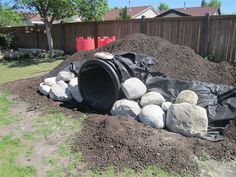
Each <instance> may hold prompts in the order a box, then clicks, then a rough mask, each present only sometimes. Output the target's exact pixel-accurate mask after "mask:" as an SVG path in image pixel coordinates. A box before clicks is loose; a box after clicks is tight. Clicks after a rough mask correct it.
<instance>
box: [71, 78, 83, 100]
mask: <svg viewBox="0 0 236 177" xmlns="http://www.w3.org/2000/svg"><path fill="white" fill-rule="evenodd" d="M69 90H70V93H71V95H72V97H73V98H74V99H75V100H76V101H77V102H78V103H81V102H82V101H83V98H82V96H81V93H80V90H79V86H78V78H74V79H72V80H71V81H70V83H69Z"/></svg>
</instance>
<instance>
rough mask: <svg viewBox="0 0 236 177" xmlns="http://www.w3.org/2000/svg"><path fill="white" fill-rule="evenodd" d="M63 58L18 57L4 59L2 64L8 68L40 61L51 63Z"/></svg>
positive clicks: (35, 63)
mask: <svg viewBox="0 0 236 177" xmlns="http://www.w3.org/2000/svg"><path fill="white" fill-rule="evenodd" d="M64 59H65V58H64V57H63V58H19V59H16V60H8V61H7V60H4V61H2V64H3V65H5V66H7V67H8V68H14V67H26V66H31V65H37V64H41V63H53V62H55V61H57V60H64Z"/></svg>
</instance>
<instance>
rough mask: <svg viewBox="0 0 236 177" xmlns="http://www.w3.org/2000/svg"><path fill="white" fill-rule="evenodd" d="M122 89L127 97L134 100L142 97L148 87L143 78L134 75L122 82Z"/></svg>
mask: <svg viewBox="0 0 236 177" xmlns="http://www.w3.org/2000/svg"><path fill="white" fill-rule="evenodd" d="M122 90H123V92H124V94H125V96H126V98H128V99H130V100H134V99H139V98H141V97H142V96H143V95H144V94H145V93H146V91H147V88H146V86H145V85H144V83H143V82H142V81H141V80H139V79H138V78H135V77H132V78H130V79H127V80H126V81H125V82H124V83H123V84H122Z"/></svg>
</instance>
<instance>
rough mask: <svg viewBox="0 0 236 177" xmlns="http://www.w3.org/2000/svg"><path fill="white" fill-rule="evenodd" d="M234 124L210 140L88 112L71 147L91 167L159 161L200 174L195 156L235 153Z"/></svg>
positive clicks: (139, 165) (167, 167)
mask: <svg viewBox="0 0 236 177" xmlns="http://www.w3.org/2000/svg"><path fill="white" fill-rule="evenodd" d="M235 129H236V125H235V122H232V123H231V124H230V125H229V127H228V128H227V129H226V131H225V134H226V135H225V140H224V141H222V142H217V143H213V142H209V141H206V140H203V139H199V138H188V137H184V136H182V135H179V134H176V133H172V132H168V131H166V130H162V129H154V128H149V127H146V126H145V125H143V124H142V123H139V122H137V121H134V120H131V119H128V118H112V117H108V116H106V117H105V116H103V117H102V116H97V115H94V116H91V117H90V118H89V119H87V120H86V121H85V122H84V129H83V131H82V133H81V134H79V135H78V137H76V139H75V144H74V146H73V150H74V151H75V152H82V153H83V157H84V160H85V161H86V162H87V164H88V168H90V169H104V168H106V167H109V166H111V165H114V166H115V168H116V169H117V170H118V171H119V170H121V169H122V168H124V167H130V168H132V169H135V170H138V169H142V168H145V167H146V166H148V165H153V164H158V165H159V166H160V167H161V168H163V169H165V170H168V171H174V172H176V173H178V174H184V173H192V174H199V169H198V165H197V163H196V158H195V157H198V158H200V157H205V156H206V155H210V156H211V158H213V159H215V160H231V159H232V158H233V157H235V155H236V146H235V142H236V138H235V137H236V136H235V135H236V131H235Z"/></svg>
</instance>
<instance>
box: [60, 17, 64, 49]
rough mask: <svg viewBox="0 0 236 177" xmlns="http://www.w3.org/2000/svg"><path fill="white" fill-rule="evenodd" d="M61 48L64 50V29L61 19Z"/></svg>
mask: <svg viewBox="0 0 236 177" xmlns="http://www.w3.org/2000/svg"><path fill="white" fill-rule="evenodd" d="M60 26H61V50H63V51H64V52H65V30H64V25H63V21H61V24H60Z"/></svg>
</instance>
